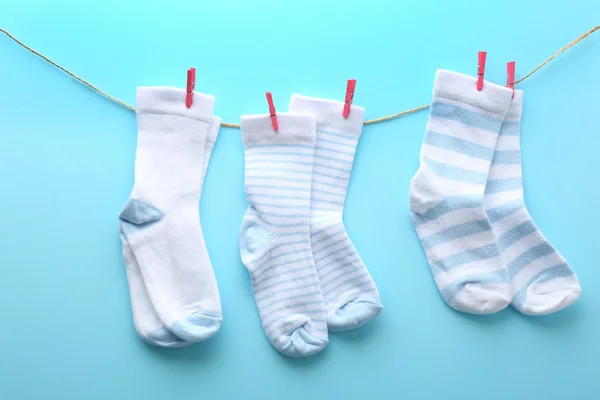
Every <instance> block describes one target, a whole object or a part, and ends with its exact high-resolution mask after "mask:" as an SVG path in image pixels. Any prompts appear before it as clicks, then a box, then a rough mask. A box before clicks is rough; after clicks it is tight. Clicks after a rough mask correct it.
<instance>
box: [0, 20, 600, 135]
mask: <svg viewBox="0 0 600 400" xmlns="http://www.w3.org/2000/svg"><path fill="white" fill-rule="evenodd" d="M598 29H600V25H597V26H596V27H594V28H593V29H590V30H589V31H587V32H586V33H584V34H583V35H581V36H579V37H578V38H577V39H575V40H573V41H572V42H571V43H569V44H568V45H566V46H565V47H563V48H562V49H560V50H558V51H557V52H556V53H554V54H553V55H552V56H551V57H549V58H548V59H546V61H544V62H543V63H541V64H540V65H538V66H537V67H535V68H534V69H533V71H531V72H530V73H528V74H527V75H525V76H524V77H522V78H521V79H518V80H517V81H515V84H517V83H521V82H523V81H524V80H525V79H527V78H529V77H530V76H531V75H533V74H534V73H536V72H537V71H538V70H539V69H540V68H542V67H543V66H544V65H546V64H548V63H549V62H550V61H552V60H553V59H555V58H556V57H557V56H558V55H559V54H561V53H562V52H564V51H566V50H568V49H569V48H571V47H573V46H575V45H576V44H577V43H579V42H580V41H582V40H583V39H585V38H586V37H588V36H590V35H591V34H592V33H594V32H596V31H597V30H598ZM0 32H2V33H4V34H5V35H6V36H8V37H9V38H10V39H12V40H14V41H15V42H16V43H17V44H18V45H19V46H21V47H23V48H24V49H26V50H28V51H29V52H31V53H33V54H35V55H36V56H38V57H41V58H42V59H43V60H44V61H46V62H48V63H50V64H52V65H54V66H55V67H56V68H58V69H60V70H61V71H63V72H65V73H67V74H69V75H70V76H71V77H73V78H75V79H77V80H78V81H79V82H81V83H83V84H84V85H86V86H88V87H89V88H91V89H92V90H94V91H96V92H97V93H100V94H101V95H102V96H105V97H108V98H109V99H110V100H112V101H114V102H116V103H118V104H120V105H122V106H123V107H126V108H128V109H130V110H132V111H134V110H135V108H134V107H133V106H130V105H129V104H127V103H125V102H123V101H121V100H119V99H117V98H116V97H113V96H111V95H110V94H108V93H106V92H105V91H103V90H100V89H98V88H97V87H96V86H94V85H92V84H91V83H89V82H88V81H86V80H85V79H82V78H80V77H78V76H77V75H75V74H74V73H72V72H69V71H68V70H67V69H65V68H63V67H61V66H60V65H58V64H57V63H55V62H54V61H52V60H51V59H49V58H48V57H46V56H44V55H43V54H41V53H39V52H37V51H35V50H34V49H32V48H31V47H29V46H27V45H26V44H25V43H23V42H21V41H20V40H18V39H17V38H16V37H14V36H13V35H11V34H10V33H8V32H7V31H5V30H4V29H2V28H0ZM429 106H430V104H427V105H424V106H421V107H417V108H412V109H410V110H406V111H402V112H399V113H397V114H392V115H386V116H385V117H381V118H375V119H370V120H368V121H365V125H370V124H378V123H380V122H385V121H389V120H392V119H395V118H399V117H402V116H404V115H407V114H412V113H414V112H417V111H421V110H425V109H426V108H428V107H429ZM221 126H222V127H224V128H239V127H240V125H239V124H234V123H231V122H222V123H221Z"/></svg>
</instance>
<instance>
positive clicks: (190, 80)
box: [185, 68, 196, 108]
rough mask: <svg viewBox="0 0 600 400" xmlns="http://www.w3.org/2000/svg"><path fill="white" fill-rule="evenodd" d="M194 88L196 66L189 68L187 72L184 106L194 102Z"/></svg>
mask: <svg viewBox="0 0 600 400" xmlns="http://www.w3.org/2000/svg"><path fill="white" fill-rule="evenodd" d="M195 88H196V68H190V69H188V72H187V86H186V91H185V106H186V107H187V108H190V107H191V106H192V103H193V102H194V89H195Z"/></svg>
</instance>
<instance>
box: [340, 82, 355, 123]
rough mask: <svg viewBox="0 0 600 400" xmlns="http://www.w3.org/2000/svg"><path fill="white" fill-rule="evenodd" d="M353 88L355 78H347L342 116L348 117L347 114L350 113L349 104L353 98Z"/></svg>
mask: <svg viewBox="0 0 600 400" xmlns="http://www.w3.org/2000/svg"><path fill="white" fill-rule="evenodd" d="M355 88H356V79H348V84H347V85H346V99H345V100H344V112H343V113H342V116H343V117H344V118H348V115H350V106H351V105H352V100H353V99H354V89H355Z"/></svg>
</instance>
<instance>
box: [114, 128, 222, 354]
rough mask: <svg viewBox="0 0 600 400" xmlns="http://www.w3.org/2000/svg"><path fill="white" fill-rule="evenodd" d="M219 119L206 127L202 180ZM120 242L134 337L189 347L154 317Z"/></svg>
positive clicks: (126, 245)
mask: <svg viewBox="0 0 600 400" xmlns="http://www.w3.org/2000/svg"><path fill="white" fill-rule="evenodd" d="M220 124H221V119H220V118H218V117H212V118H211V121H210V126H209V128H208V136H207V139H206V144H205V147H204V167H203V172H202V179H204V177H205V176H206V171H207V169H208V163H209V161H210V156H211V154H212V150H213V148H214V145H215V142H216V140H217V136H218V134H219V127H220ZM121 239H122V242H123V259H124V261H125V268H126V271H127V281H128V283H129V297H130V300H131V309H132V311H133V322H134V326H135V329H136V331H137V333H138V335H139V336H140V337H141V338H142V340H144V341H145V342H147V343H149V344H151V345H154V346H160V347H173V348H175V347H184V346H189V345H190V344H193V343H194V342H190V341H185V340H183V339H181V338H179V337H178V336H176V335H175V334H174V333H173V332H171V331H170V330H169V329H167V327H166V326H165V325H164V323H163V322H162V320H161V319H160V318H159V317H158V314H157V313H156V310H155V309H154V305H153V304H152V301H151V300H150V297H149V296H148V290H146V286H145V283H144V278H143V277H142V273H141V271H140V267H139V265H138V262H137V260H136V259H135V255H134V254H133V250H132V249H131V247H130V246H129V243H128V242H127V238H126V237H125V236H124V235H123V233H122V232H121ZM198 245H199V246H201V247H205V246H206V245H205V243H204V241H202V242H201V243H199V244H198Z"/></svg>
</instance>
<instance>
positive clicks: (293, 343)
mask: <svg viewBox="0 0 600 400" xmlns="http://www.w3.org/2000/svg"><path fill="white" fill-rule="evenodd" d="M280 342H281V344H280V346H275V347H276V348H277V350H279V352H281V353H282V354H284V355H286V356H288V357H294V358H299V357H309V356H312V355H314V354H317V353H319V352H320V351H321V350H323V349H324V348H325V346H327V343H329V340H327V339H320V338H317V337H315V336H314V335H312V334H310V333H309V332H308V331H307V329H306V324H304V325H302V326H300V327H298V328H296V329H295V330H294V331H293V332H291V333H289V334H287V335H285V336H284V337H283V338H280Z"/></svg>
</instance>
